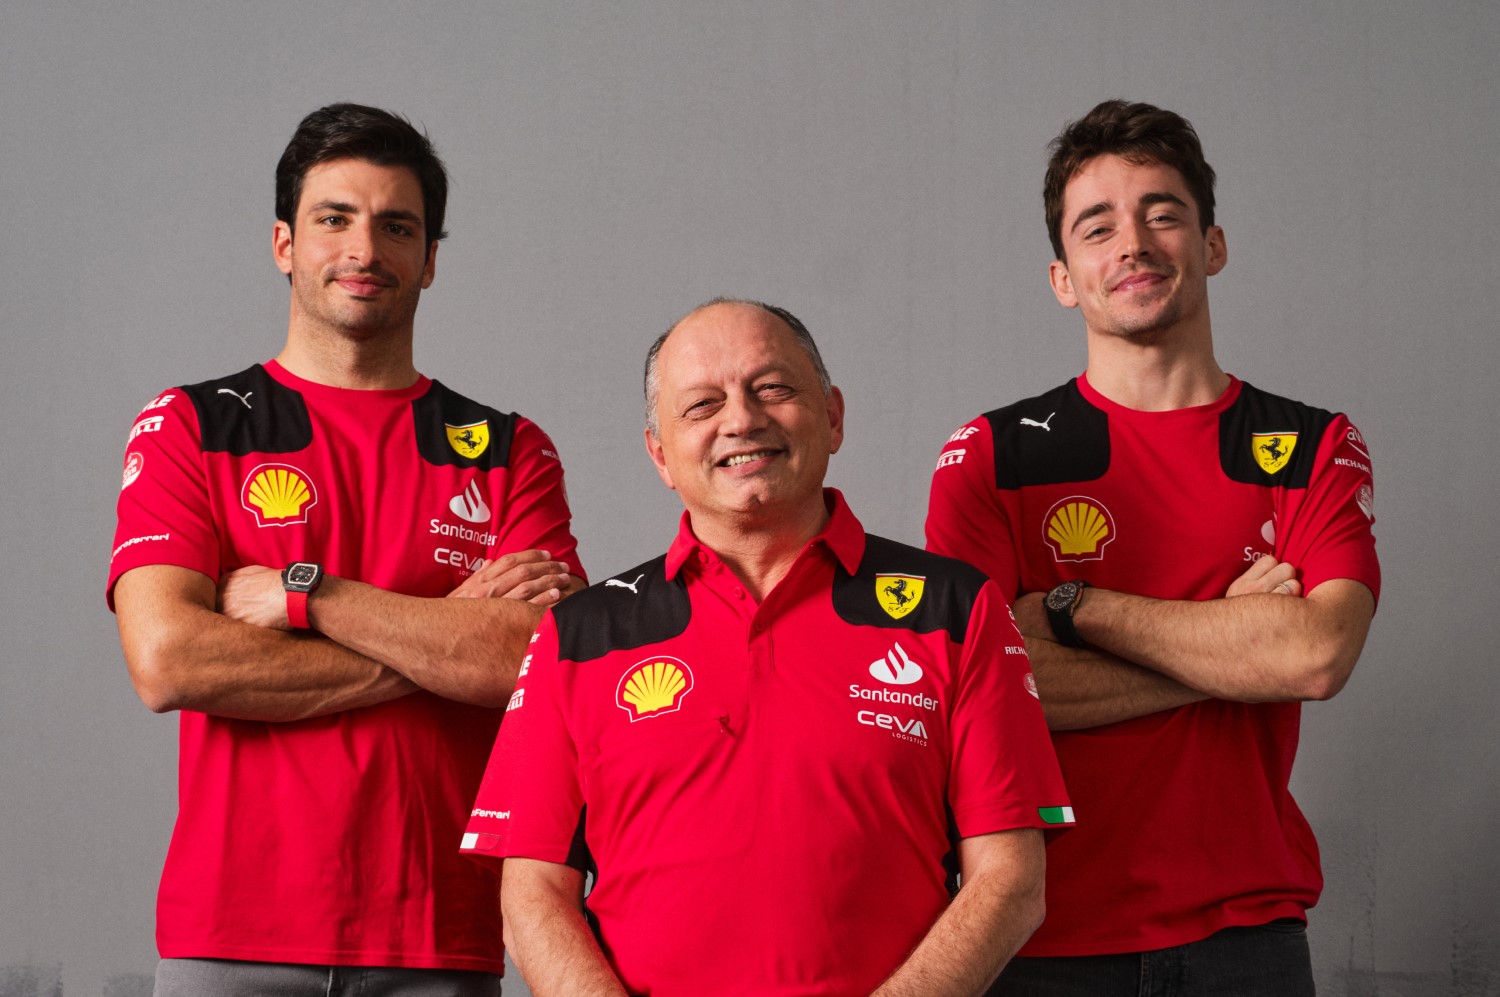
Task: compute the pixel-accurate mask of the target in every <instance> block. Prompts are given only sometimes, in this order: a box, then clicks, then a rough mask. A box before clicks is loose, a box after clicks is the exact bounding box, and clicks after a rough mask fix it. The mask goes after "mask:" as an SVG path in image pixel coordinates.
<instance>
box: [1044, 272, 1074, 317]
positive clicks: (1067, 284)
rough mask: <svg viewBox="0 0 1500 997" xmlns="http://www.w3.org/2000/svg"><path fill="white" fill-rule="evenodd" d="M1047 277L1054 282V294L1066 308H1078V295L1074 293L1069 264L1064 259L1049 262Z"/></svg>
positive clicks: (1058, 301)
mask: <svg viewBox="0 0 1500 997" xmlns="http://www.w3.org/2000/svg"><path fill="white" fill-rule="evenodd" d="M1047 279H1048V280H1049V281H1051V283H1052V295H1053V297H1055V298H1057V303H1058V304H1060V305H1062V306H1063V307H1064V308H1077V307H1078V295H1076V294H1074V293H1073V278H1072V277H1070V276H1069V275H1068V265H1067V264H1066V263H1064V262H1063V261H1062V260H1053V261H1052V262H1051V263H1049V264H1047Z"/></svg>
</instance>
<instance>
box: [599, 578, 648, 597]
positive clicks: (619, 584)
mask: <svg viewBox="0 0 1500 997" xmlns="http://www.w3.org/2000/svg"><path fill="white" fill-rule="evenodd" d="M645 577H646V576H645V575H644V574H639V575H636V576H635V581H633V582H622V581H620V580H619V579H618V578H610V579H607V580H606V581H605V583H604V587H605V588H609V587H610V586H611V585H614V586H616V587H618V588H622V589H630V594H631V595H640V593H639V592H637V591H636V590H635V587H636V586H637V585H639V584H640V583H641V579H642V578H645Z"/></svg>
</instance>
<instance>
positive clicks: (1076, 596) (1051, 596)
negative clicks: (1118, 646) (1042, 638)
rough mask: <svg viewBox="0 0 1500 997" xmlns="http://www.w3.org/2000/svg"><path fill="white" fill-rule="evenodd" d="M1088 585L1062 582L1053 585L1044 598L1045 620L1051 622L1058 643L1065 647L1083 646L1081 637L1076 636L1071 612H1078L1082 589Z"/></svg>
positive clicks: (1076, 632)
mask: <svg viewBox="0 0 1500 997" xmlns="http://www.w3.org/2000/svg"><path fill="white" fill-rule="evenodd" d="M1088 587H1089V583H1088V582H1063V583H1062V584H1061V585H1056V586H1053V588H1052V590H1051V591H1050V592H1048V593H1047V598H1046V599H1045V600H1044V603H1045V605H1046V607H1047V622H1048V623H1049V624H1051V626H1052V633H1053V634H1054V635H1055V636H1056V637H1057V642H1058V643H1059V644H1063V645H1066V646H1067V647H1082V646H1083V638H1081V637H1079V636H1078V630H1077V629H1076V628H1075V627H1074V626H1073V614H1074V613H1076V612H1078V604H1079V603H1080V602H1082V601H1083V590H1084V589H1086V588H1088Z"/></svg>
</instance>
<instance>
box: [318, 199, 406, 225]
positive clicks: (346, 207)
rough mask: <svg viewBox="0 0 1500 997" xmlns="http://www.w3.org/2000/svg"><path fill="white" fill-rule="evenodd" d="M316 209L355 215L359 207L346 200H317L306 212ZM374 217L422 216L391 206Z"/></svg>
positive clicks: (395, 219) (396, 219) (396, 218)
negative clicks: (391, 207)
mask: <svg viewBox="0 0 1500 997" xmlns="http://www.w3.org/2000/svg"><path fill="white" fill-rule="evenodd" d="M318 211H337V212H339V213H340V214H344V215H357V214H359V209H358V208H356V207H355V206H354V205H352V204H350V203H348V202H347V201H319V202H318V203H317V204H314V205H312V206H311V207H309V208H308V209H307V213H308V214H313V213H315V212H318ZM375 217H376V218H381V219H390V220H394V221H406V222H420V221H421V220H422V217H421V216H420V215H418V214H417V213H416V212H414V211H405V210H402V209H399V208H393V209H391V210H389V211H381V212H378V213H377V214H376V215H375Z"/></svg>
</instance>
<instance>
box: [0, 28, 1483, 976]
mask: <svg viewBox="0 0 1500 997" xmlns="http://www.w3.org/2000/svg"><path fill="white" fill-rule="evenodd" d="M224 6H225V10H224V11H223V12H217V11H218V8H217V7H214V6H209V5H202V4H188V3H180V4H175V3H156V4H141V5H124V4H106V3H102V2H89V3H83V4H75V5H49V6H47V7H43V5H42V4H40V3H31V2H28V0H20V2H17V0H12V2H10V3H8V4H6V5H5V7H4V9H3V12H0V120H3V122H4V126H5V127H4V134H3V141H0V177H3V179H4V188H3V189H4V190H5V192H6V195H7V196H6V198H5V204H4V206H3V208H0V218H3V219H4V222H3V227H4V229H5V236H4V239H3V243H0V247H3V248H0V253H3V258H0V259H3V266H0V273H3V275H4V276H3V283H0V288H3V290H0V295H3V298H0V300H3V304H4V308H3V314H4V316H5V328H4V330H3V332H4V344H5V345H4V349H5V354H4V355H5V360H6V362H5V363H4V364H3V365H0V378H3V390H0V412H3V419H0V467H3V470H4V473H3V474H0V490H3V491H0V495H3V501H0V544H3V551H4V554H5V557H4V561H3V563H4V564H5V566H6V568H7V570H6V572H5V577H4V580H3V581H0V586H3V592H4V630H3V644H0V647H3V650H0V654H3V655H4V667H3V669H0V756H3V758H4V759H5V764H4V765H3V767H0V997H15V995H30V994H56V993H59V992H65V993H66V994H68V995H70V997H74V995H95V994H106V995H112V997H125V995H132V994H137V993H142V992H145V991H143V990H142V989H141V988H142V987H143V986H146V985H147V983H146V979H147V977H146V974H149V973H150V972H151V969H152V966H153V964H154V951H153V942H152V904H153V894H154V889H155V881H156V877H157V874H158V871H159V867H160V862H161V859H162V856H163V853H164V850H165V847H166V842H167V836H168V832H169V829H170V827H171V822H172V817H173V812H174V805H175V801H174V772H175V743H176V723H175V720H174V719H173V718H171V717H156V716H153V715H151V714H150V713H148V712H147V711H146V710H145V709H144V708H143V707H142V706H141V704H140V703H139V702H138V701H137V700H136V699H135V697H134V695H133V693H132V692H131V689H130V685H129V682H128V681H127V679H126V675H125V669H124V667H123V664H122V662H121V658H120V653H119V647H118V644H117V641H116V637H115V631H114V624H113V619H112V617H110V616H109V614H108V613H107V612H106V611H105V609H104V604H103V599H102V583H103V578H104V571H105V565H106V562H107V560H108V556H109V549H110V537H111V531H112V527H113V507H114V497H115V494H116V491H117V489H118V487H119V474H120V471H119V467H120V455H121V453H122V444H123V441H124V436H125V432H126V430H127V428H128V427H129V425H130V423H131V419H132V417H133V416H134V414H135V412H136V411H137V409H139V407H140V406H141V405H142V404H143V403H144V402H145V401H146V400H147V399H149V398H150V397H151V396H152V395H153V394H154V393H155V392H156V391H158V390H159V389H161V388H163V387H165V386H168V385H172V384H178V383H183V382H185V381H193V380H198V379H202V378H206V377H209V376H213V375H218V374H221V373H225V372H227V371H230V370H234V369H239V367H242V366H244V365H246V364H248V363H250V362H252V361H255V360H261V359H265V358H267V357H269V356H271V355H272V354H274V353H275V352H276V350H277V349H278V348H279V346H280V344H281V342H282V338H283V336H284V334H285V321H286V304H287V289H286V284H285V282H284V281H283V280H282V279H281V277H280V276H279V274H277V272H276V271H275V269H274V267H273V266H272V263H271V259H270V253H269V248H270V234H271V223H272V214H271V173H272V168H273V166H274V163H275V160H276V157H277V156H278V154H279V152H280V149H281V147H282V145H283V144H284V142H285V140H286V138H287V137H288V135H289V134H290V132H291V129H292V127H293V126H294V124H295V122H296V121H297V120H298V118H299V117H300V116H301V115H302V114H304V113H305V112H307V111H309V110H311V109H312V108H314V107H316V106H318V105H320V104H322V103H325V102H327V101H330V100H335V99H354V100H359V101H364V102H369V103H375V104H381V105H385V106H388V107H392V108H396V109H399V110H402V111H405V112H406V113H408V114H410V115H411V116H412V117H413V118H415V119H416V120H417V121H418V122H419V123H421V124H423V125H425V126H426V127H427V128H428V129H429V130H430V131H431V133H432V135H433V136H434V138H435V139H436V140H437V142H438V144H439V146H440V147H441V149H442V151H443V153H444V154H445V156H446V157H447V159H448V162H449V163H450V164H451V167H452V171H453V174H454V178H455V181H456V186H455V190H454V195H453V199H452V202H451V204H450V220H451V222H450V228H451V230H452V232H453V236H452V239H451V240H450V241H449V242H448V243H447V244H446V245H445V246H444V247H443V249H442V253H441V255H440V257H439V260H438V262H439V266H438V280H437V282H436V284H435V285H434V287H433V288H432V290H431V291H430V292H429V293H428V294H427V295H426V296H425V297H424V303H423V305H422V308H421V312H420V315H419V318H418V336H419V345H418V362H419V364H420V366H421V367H422V368H423V369H424V370H426V371H428V372H430V373H433V374H436V375H437V376H439V377H442V378H443V379H445V380H446V381H447V382H448V383H450V384H451V385H453V386H454V387H456V388H457V389H459V390H461V391H463V392H466V393H468V394H472V395H476V396H478V397H481V398H484V399H488V400H491V401H492V402H494V403H496V404H498V405H500V406H502V407H506V408H514V409H517V410H519V411H522V412H525V413H527V414H529V415H531V416H533V417H534V418H536V419H537V420H538V421H539V422H540V423H541V424H542V425H543V426H545V427H546V428H547V429H548V430H549V431H550V432H551V433H552V434H553V436H554V437H555V439H556V440H557V442H558V444H559V446H560V449H561V451H562V454H563V457H564V460H565V462H566V464H567V467H568V469H569V486H570V490H571V493H572V498H573V502H574V511H575V513H576V517H577V518H576V520H575V523H576V530H577V533H578V535H579V536H580V537H581V538H582V544H583V555H584V559H585V563H586V564H588V565H589V566H590V568H591V569H592V571H593V572H594V573H595V574H596V576H602V575H603V574H604V573H607V572H611V571H613V570H616V569H619V568H622V567H624V566H627V565H630V564H633V563H636V562H637V561H639V560H642V559H644V558H646V557H649V556H652V555H654V554H656V553H658V552H659V551H660V550H661V549H662V547H663V545H664V544H665V542H666V540H667V538H668V536H669V533H670V531H671V529H672V527H673V523H674V521H675V518H676V516H677V510H678V505H677V502H676V499H675V497H674V496H672V495H671V494H669V493H667V492H665V491H664V490H663V489H662V488H661V486H660V485H659V483H658V482H657V480H656V476H655V475H654V474H653V473H652V471H651V469H650V467H649V465H648V463H647V461H646V459H645V457H644V455H643V454H642V452H641V444H640V430H639V428H638V427H639V425H640V417H639V402H638V399H637V377H638V374H637V371H638V364H639V362H640V359H641V356H642V354H643V351H644V349H645V346H646V344H647V343H648V342H649V341H650V339H651V337H652V336H653V335H654V334H655V333H656V332H658V331H659V330H660V329H662V328H663V327H665V325H666V324H667V323H668V322H669V321H670V320H671V319H673V318H675V317H676V316H677V315H678V314H679V313H681V312H682V311H684V310H685V309H686V308H687V307H689V306H690V305H692V304H693V303H695V302H696V301H698V300H700V299H702V298H704V297H707V296H709V295H712V294H715V293H720V292H729V293H737V294H750V295H756V296H762V297H765V298H768V299H770V300H772V301H777V302H781V303H784V304H786V305H788V306H789V307H791V308H792V309H793V310H794V311H796V312H798V313H799V314H800V315H801V316H802V317H803V318H804V319H805V320H806V321H807V322H808V324H809V325H810V327H811V328H812V329H813V331H814V332H815V333H816V334H817V335H818V336H819V337H820V340H821V342H822V344H823V346H824V350H825V353H826V355H827V357H828V359H829V363H830V366H831V367H832V369H833V371H834V374H835V379H836V380H837V381H838V382H839V383H840V384H841V385H842V386H843V388H844V390H845V392H846V394H847V396H848V399H849V409H850V426H851V432H850V438H849V441H848V443H847V445H846V448H845V450H844V452H843V453H842V454H840V455H839V457H838V458H836V460H835V462H834V464H833V469H832V477H833V481H834V482H835V483H836V484H838V485H840V486H842V487H843V488H844V489H845V491H846V492H847V493H848V494H849V496H850V498H851V500H852V502H853V504H854V506H855V508H856V509H857V510H858V511H859V512H860V514H861V515H862V516H863V517H864V519H865V521H866V525H867V526H869V527H870V528H872V529H874V530H876V531H878V532H882V533H885V534H887V535H889V536H893V537H896V538H899V539H904V540H908V541H918V542H919V541H920V537H921V523H922V517H923V512H924V505H925V501H926V490H927V482H928V477H929V473H930V471H931V468H932V463H933V459H934V457H935V455H936V453H937V450H938V449H939V445H940V443H941V442H942V440H943V439H944V438H945V437H946V436H947V434H948V433H949V432H950V431H951V430H952V429H953V428H954V427H955V426H957V425H958V424H960V423H961V422H963V421H964V420H966V419H968V418H969V417H971V416H973V415H975V414H976V413H978V412H980V411H984V410H986V409H988V408H991V407H994V406H995V405H998V404H1000V403H1002V402H1005V401H1009V400H1012V399H1015V398H1017V397H1020V396H1021V395H1023V394H1026V393H1032V392H1034V391H1036V390H1038V389H1040V388H1044V387H1049V386H1051V385H1053V384H1055V383H1057V382H1059V381H1061V380H1063V379H1065V378H1066V377H1068V376H1070V375H1072V374H1075V373H1077V372H1078V371H1079V370H1080V369H1081V368H1082V365H1083V360H1084V346H1083V332H1082V328H1081V325H1080V322H1079V319H1078V317H1077V315H1076V314H1074V313H1070V312H1065V311H1063V310H1062V309H1060V308H1058V307H1057V306H1056V304H1055V303H1054V302H1053V300H1052V297H1051V294H1050V293H1049V291H1048V289H1047V285H1046V281H1045V275H1046V264H1047V261H1048V252H1047V244H1046V241H1045V235H1044V232H1043V228H1042V224H1041V205H1040V203H1039V201H1040V198H1039V189H1040V178H1041V168H1042V163H1043V160H1044V151H1043V147H1044V144H1045V143H1046V141H1047V140H1048V139H1049V138H1050V137H1051V136H1052V135H1053V134H1054V133H1055V132H1056V131H1057V130H1058V128H1059V127H1060V126H1061V124H1062V123H1063V122H1064V121H1065V120H1067V119H1069V118H1072V117H1076V116H1078V115H1079V114H1081V113H1082V112H1083V111H1084V110H1086V109H1087V108H1088V107H1090V106H1091V105H1092V104H1093V103H1094V102H1095V101H1097V100H1099V99H1102V98H1104V97H1112V96H1128V97H1131V98H1137V99H1146V100H1151V101H1155V102H1157V103H1161V104H1164V105H1166V106H1168V107H1172V108H1174V109H1176V110H1179V111H1181V112H1183V113H1184V114H1186V115H1187V116H1188V117H1189V118H1191V119H1192V120H1193V121H1194V122H1195V123H1196V124H1197V125H1198V127H1199V129H1200V131H1201V133H1202V135H1203V137H1204V141H1205V144H1206V146H1207V149H1208V153H1209V157H1210V160H1211V161H1212V162H1213V163H1214V164H1215V166H1216V168H1217V169H1218V170H1219V173H1220V193H1221V198H1222V202H1221V209H1220V212H1221V213H1220V219H1221V221H1222V222H1223V224H1224V226H1225V227H1226V229H1227V232H1228V240H1229V246H1230V250H1231V253H1230V264H1229V266H1228V268H1227V269H1226V270H1225V271H1224V273H1223V274H1221V275H1220V276H1219V277H1217V278H1215V280H1214V282H1213V285H1212V298H1213V305H1214V317H1215V320H1216V321H1215V324H1216V328H1217V331H1218V337H1219V347H1220V355H1221V360H1222V361H1223V362H1224V364H1225V365H1226V366H1227V367H1228V368H1229V369H1230V370H1231V371H1233V372H1234V373H1236V374H1239V375H1240V376H1242V377H1245V378H1247V379H1250V380H1253V381H1255V382H1257V383H1259V384H1261V385H1263V386H1265V387H1269V388H1273V389H1275V390H1278V391H1280V392H1282V393H1285V394H1290V395H1292V396H1294V397H1298V398H1303V399H1306V400H1308V401H1312V402H1315V403H1317V404H1320V405H1323V406H1325V407H1329V408H1335V409H1342V410H1346V411H1348V412H1350V413H1352V414H1353V415H1354V417H1355V419H1356V420H1357V422H1358V423H1359V425H1360V427H1361V428H1362V429H1363V430H1364V433H1365V436H1366V437H1367V438H1368V439H1369V441H1370V443H1371V444H1372V446H1373V448H1374V451H1375V455H1376V459H1377V478H1378V491H1377V496H1378V497H1377V510H1378V516H1379V523H1378V526H1377V533H1378V535H1379V543H1380V554H1381V560H1382V562H1383V563H1384V566H1385V575H1386V584H1385V593H1384V599H1383V600H1382V606H1381V610H1380V613H1379V615H1378V617H1377V619H1376V621H1375V625H1374V628H1373V629H1372V631H1371V634H1370V641H1369V647H1368V649H1367V650H1366V652H1365V655H1364V659H1363V661H1362V663H1361V665H1360V667H1359V669H1358V670H1357V671H1356V673H1355V676H1354V678H1353V680H1352V682H1351V683H1350V685H1349V687H1348V688H1347V689H1346V690H1345V691H1344V693H1343V694H1342V695H1340V696H1339V697H1338V698H1337V699H1336V700H1334V701H1332V702H1330V703H1326V704H1314V705H1312V706H1310V707H1309V708H1308V709H1307V710H1306V711H1305V714H1304V723H1303V730H1304V735H1303V747H1302V753H1301V757H1300V760H1299V762H1298V765H1297V771H1296V775H1295V779H1294V782H1295V789H1296V791H1297V793H1298V796H1299V798H1300V800H1301V802H1302V805H1303V807H1304V809H1305V810H1306V811H1307V813H1308V816H1309V818H1310V819H1311V820H1312V823H1313V825H1314V827H1315V828H1316V829H1317V831H1318V834H1319V836H1320V838H1321V840H1322V842H1323V849H1324V865H1325V869H1326V873H1327V878H1328V886H1327V890H1326V892H1325V894H1324V898H1323V902H1322V903H1321V904H1320V905H1319V906H1318V907H1317V908H1316V909H1315V910H1314V911H1313V913H1312V938H1313V942H1314V945H1315V951H1316V962H1317V972H1318V980H1319V984H1320V987H1321V992H1322V993H1323V994H1325V995H1331V997H1339V995H1344V994H1350V995H1355V994H1358V995H1367V994H1371V995H1373V994H1380V995H1386V997H1390V995H1436V994H1461V995H1478V994H1500V876H1497V861H1496V858H1495V856H1494V843H1495V841H1496V840H1497V837H1500V834H1497V832H1500V794H1497V783H1500V766H1497V764H1496V762H1497V750H1496V744H1495V740H1496V734H1495V731H1496V723H1495V720H1494V713H1495V708H1494V704H1495V703H1496V701H1497V699H1500V670H1497V669H1495V668H1494V667H1493V665H1492V658H1493V653H1494V652H1493V650H1492V649H1493V648H1495V647H1496V645H1497V644H1500V629H1497V625H1496V619H1497V615H1500V614H1496V613H1495V611H1494V610H1493V608H1492V606H1491V604H1490V599H1491V598H1492V597H1493V593H1494V591H1495V588H1496V582H1497V577H1496V570H1495V567H1494V556H1495V547H1496V543H1495V540H1496V531H1495V527H1494V523H1495V519H1496V513H1495V502H1496V498H1497V491H1500V490H1497V487H1496V486H1497V476H1496V472H1495V470H1494V465H1493V459H1492V454H1493V450H1494V448H1495V444H1496V440H1497V438H1500V437H1497V433H1496V424H1495V423H1496V420H1495V417H1494V415H1492V414H1491V411H1490V408H1489V404H1488V402H1487V400H1486V394H1487V389H1488V388H1489V387H1490V384H1491V382H1492V381H1493V380H1494V378H1495V375H1496V374H1497V372H1500V365H1497V360H1500V346H1497V335H1496V334H1497V331H1500V330H1497V321H1496V318H1495V296H1496V286H1497V278H1500V268H1497V264H1496V258H1497V257H1496V250H1495V245H1494V243H1495V237H1496V233H1497V232H1500V208H1497V205H1500V196H1497V194H1496V183H1495V180H1494V176H1495V164H1496V162H1497V159H1500V139H1497V125H1500V101H1497V97H1500V86H1497V75H1500V74H1497V69H1496V66H1497V59H1496V51H1497V48H1500V44H1497V43H1500V7H1497V5H1496V4H1495V3H1494V2H1493V0H1471V2H1459V0H1432V2H1428V3H1425V4H1422V5H1420V6H1419V5H1414V4H1403V3H1396V2H1390V0H1385V2H1365V0H1327V2H1318V3H1291V2H1276V3H1271V2H1254V3H1250V2H1247V3H1240V4H1234V5H1230V4H1221V5H1217V6H1220V7H1222V8H1223V12H1221V13H1215V12H1212V11H1210V10H1207V9H1205V8H1208V7H1211V6H1215V5H1211V4H1192V3H1178V2H1172V0H1150V2H1141V0H1059V2H1054V3H1051V4H1048V5H1047V6H1046V7H1045V8H1041V7H1038V8H1036V10H1035V12H1030V13H1021V12H1019V10H1013V9H1012V8H1011V7H1010V6H1009V5H1006V4H999V3H993V2H977V0H975V2H955V3H948V4H942V5H923V6H921V7H919V6H918V5H915V4H902V3H897V2H894V0H880V2H873V3H865V4H846V3H807V2H799V3H791V2H787V3H778V4H765V5H746V4H733V5H731V4H727V3H726V4H717V5H708V4H703V3H693V2H659V3H656V4H653V5H651V6H650V8H649V9H646V8H645V6H644V5H639V6H637V5H624V4H615V3H602V2H601V3H594V4H589V3H571V2H541V3H527V4H521V3H514V4H506V5H503V6H502V5H489V4H444V5H438V4H433V5H430V7H429V6H424V5H417V4H402V3H393V2H385V3H368V4H359V5H355V4H327V5H314V4H305V3H298V4H274V5H273V4H264V5H256V4H245V5H239V6H237V7H236V8H234V9H233V10H229V9H228V5H224ZM516 989H517V991H519V990H520V989H521V988H520V987H517V988H516Z"/></svg>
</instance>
